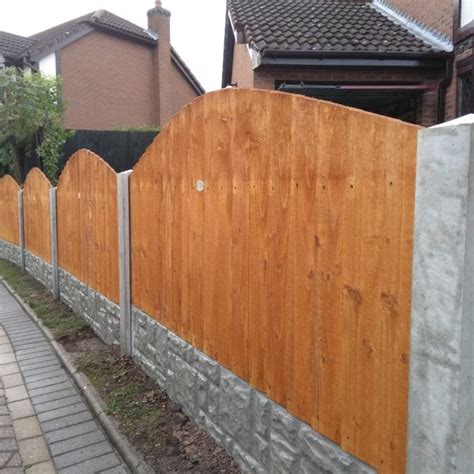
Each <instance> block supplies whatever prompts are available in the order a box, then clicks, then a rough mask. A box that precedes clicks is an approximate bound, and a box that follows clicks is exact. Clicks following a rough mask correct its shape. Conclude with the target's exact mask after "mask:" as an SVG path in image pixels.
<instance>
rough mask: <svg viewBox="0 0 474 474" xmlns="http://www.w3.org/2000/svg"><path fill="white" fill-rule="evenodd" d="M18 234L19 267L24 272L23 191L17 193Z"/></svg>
mask: <svg viewBox="0 0 474 474" xmlns="http://www.w3.org/2000/svg"><path fill="white" fill-rule="evenodd" d="M18 233H19V237H20V267H21V271H22V272H24V271H25V269H26V267H25V219H24V214H23V189H20V190H19V191H18Z"/></svg>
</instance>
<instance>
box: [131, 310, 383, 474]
mask: <svg viewBox="0 0 474 474" xmlns="http://www.w3.org/2000/svg"><path fill="white" fill-rule="evenodd" d="M132 334H133V357H134V360H135V361H136V362H137V363H138V364H140V366H141V367H142V368H143V369H144V370H145V372H146V373H147V374H148V375H149V376H150V377H152V378H154V379H155V380H157V382H158V383H159V385H160V386H161V387H162V388H164V389H165V390H166V391H167V392H168V396H169V397H170V398H171V400H173V401H175V402H176V403H179V404H180V405H181V406H182V407H183V411H184V412H185V413H186V415H188V416H189V417H190V418H191V419H192V420H193V421H194V422H196V423H197V424H198V425H199V426H201V427H202V428H203V429H204V430H205V431H206V432H208V433H209V434H210V435H211V436H212V437H213V438H214V439H215V440H216V441H217V442H218V443H219V444H220V445H221V446H223V447H224V448H225V450H226V451H227V452H228V453H229V454H230V455H231V456H232V457H233V458H234V459H235V461H236V462H237V463H238V464H239V466H240V467H241V468H242V469H243V471H244V472H261V473H264V472H267V473H268V472H287V473H293V472H299V473H308V474H310V473H311V474H314V473H374V472H375V470H374V469H372V468H371V467H369V466H367V465H366V464H364V463H363V462H361V461H360V460H358V459H356V458H355V457H353V456H351V455H350V454H348V453H346V452H345V451H343V450H342V449H341V447H340V446H338V445H336V444H335V443H333V442H332V441H330V440H329V439H327V438H325V437H324V436H322V435H320V434H319V433H317V432H315V431H314V430H313V429H312V428H311V427H310V426H308V425H307V424H305V423H303V422H302V421H300V420H299V419H297V418H295V417H294V416H293V415H291V414H290V413H288V412H287V411H286V410H285V409H284V408H283V407H281V406H280V405H278V404H276V403H275V402H273V401H271V400H269V399H268V398H267V397H266V396H265V395H263V394H262V393H261V392H258V391H257V390H255V389H253V388H252V387H251V386H250V385H248V384H247V383H246V382H245V381H243V380H242V379H240V378H238V377H237V376H235V375H234V374H233V373H231V372H229V371H228V370H227V369H225V368H224V367H222V366H220V365H219V364H218V363H217V362H216V361H214V360H212V359H210V358H209V357H207V356H206V355H205V354H203V353H202V352H200V351H198V350H197V349H195V348H194V347H193V346H191V345H190V344H188V343H187V342H185V341H184V340H183V339H181V338H180V337H178V336H176V335H175V334H174V333H172V332H171V331H169V330H167V329H166V328H165V327H163V326H162V325H161V324H159V323H158V322H156V321H154V320H153V319H151V318H150V317H148V316H147V315H146V314H144V313H143V312H141V311H139V310H138V309H136V308H132Z"/></svg>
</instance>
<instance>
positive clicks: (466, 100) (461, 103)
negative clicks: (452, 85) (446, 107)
mask: <svg viewBox="0 0 474 474" xmlns="http://www.w3.org/2000/svg"><path fill="white" fill-rule="evenodd" d="M472 89H473V81H472V71H469V72H468V73H465V74H462V75H461V76H459V77H458V116H459V117H461V116H462V115H466V114H470V113H472V112H474V107H473V101H474V94H473V91H472Z"/></svg>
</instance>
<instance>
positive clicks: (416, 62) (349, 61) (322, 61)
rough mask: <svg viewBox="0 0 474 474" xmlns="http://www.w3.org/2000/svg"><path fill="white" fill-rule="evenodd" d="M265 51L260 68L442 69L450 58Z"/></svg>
mask: <svg viewBox="0 0 474 474" xmlns="http://www.w3.org/2000/svg"><path fill="white" fill-rule="evenodd" d="M274 53H275V52H271V51H265V52H263V54H262V55H261V56H260V60H259V62H258V66H293V67H295V66H296V67H298V66H299V67H347V68H408V69H413V68H417V69H418V68H428V69H442V68H443V67H445V64H446V60H447V59H448V56H447V55H445V54H443V55H439V56H435V57H433V56H431V57H422V56H420V57H418V58H417V57H414V56H412V57H405V58H403V57H392V58H391V57H389V56H384V57H382V56H380V55H379V56H378V57H376V56H373V57H363V56H360V55H359V56H352V55H348V54H347V53H345V54H341V55H338V54H336V55H332V54H331V55H319V56H316V55H314V54H313V55H311V56H310V55H304V54H301V55H296V54H295V56H294V57H290V56H289V54H293V53H290V52H285V53H284V54H281V52H277V53H278V54H274Z"/></svg>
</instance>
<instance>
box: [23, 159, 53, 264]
mask: <svg viewBox="0 0 474 474" xmlns="http://www.w3.org/2000/svg"><path fill="white" fill-rule="evenodd" d="M50 189H51V183H50V182H49V180H48V178H47V177H46V176H45V175H44V174H43V172H42V171H41V170H40V169H39V168H33V169H32V170H31V171H30V172H29V173H28V176H27V177H26V180H25V185H24V187H23V214H24V223H25V248H26V249H27V250H28V251H29V252H31V253H33V254H35V255H36V256H37V257H40V258H42V259H43V260H45V261H46V262H51V225H50V214H49V212H50V211H49V209H50V208H49V206H50V204H49V190H50Z"/></svg>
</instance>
